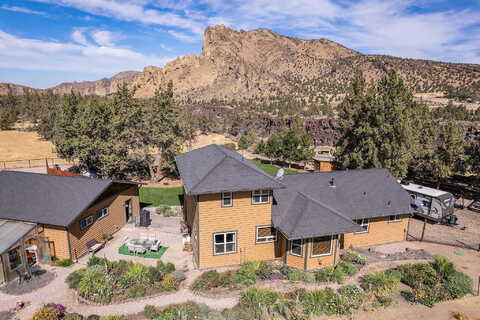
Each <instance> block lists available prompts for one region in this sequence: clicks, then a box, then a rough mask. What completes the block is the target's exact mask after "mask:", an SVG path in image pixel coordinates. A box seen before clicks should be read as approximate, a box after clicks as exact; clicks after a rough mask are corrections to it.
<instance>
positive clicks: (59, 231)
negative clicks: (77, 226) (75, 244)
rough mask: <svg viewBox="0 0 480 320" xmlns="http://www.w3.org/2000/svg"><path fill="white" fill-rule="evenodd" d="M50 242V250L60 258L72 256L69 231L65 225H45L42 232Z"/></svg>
mask: <svg viewBox="0 0 480 320" xmlns="http://www.w3.org/2000/svg"><path fill="white" fill-rule="evenodd" d="M41 234H42V235H43V236H44V237H46V238H47V240H48V242H49V243H50V252H51V254H52V255H53V256H55V257H57V258H58V259H68V258H70V247H69V244H68V232H67V229H66V228H64V227H58V226H51V225H44V226H43V232H42V233H41Z"/></svg>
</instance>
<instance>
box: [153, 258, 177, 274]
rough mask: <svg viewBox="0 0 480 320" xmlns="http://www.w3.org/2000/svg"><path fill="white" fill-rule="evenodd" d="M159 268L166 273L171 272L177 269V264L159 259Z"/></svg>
mask: <svg viewBox="0 0 480 320" xmlns="http://www.w3.org/2000/svg"><path fill="white" fill-rule="evenodd" d="M157 269H158V270H159V271H160V272H166V273H171V272H173V271H175V265H174V264H173V263H171V262H167V263H165V262H163V261H161V260H159V261H157Z"/></svg>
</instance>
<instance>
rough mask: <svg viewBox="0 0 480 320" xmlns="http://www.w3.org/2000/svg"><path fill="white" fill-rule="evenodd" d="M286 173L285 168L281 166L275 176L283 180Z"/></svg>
mask: <svg viewBox="0 0 480 320" xmlns="http://www.w3.org/2000/svg"><path fill="white" fill-rule="evenodd" d="M284 174H285V170H283V168H280V169H278V171H277V174H276V175H275V178H276V179H278V180H281V179H282V178H283V175H284Z"/></svg>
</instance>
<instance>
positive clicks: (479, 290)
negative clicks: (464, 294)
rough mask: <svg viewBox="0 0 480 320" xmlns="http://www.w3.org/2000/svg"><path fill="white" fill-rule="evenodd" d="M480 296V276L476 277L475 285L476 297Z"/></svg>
mask: <svg viewBox="0 0 480 320" xmlns="http://www.w3.org/2000/svg"><path fill="white" fill-rule="evenodd" d="M479 295H480V276H478V284H477V296H479Z"/></svg>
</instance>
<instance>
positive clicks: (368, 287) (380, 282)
mask: <svg viewBox="0 0 480 320" xmlns="http://www.w3.org/2000/svg"><path fill="white" fill-rule="evenodd" d="M400 279H401V273H400V272H398V271H396V270H393V271H378V272H375V273H371V274H367V275H365V276H364V277H363V279H362V284H361V286H362V288H363V289H364V290H365V291H366V292H369V293H371V294H373V295H375V297H377V298H378V297H385V296H389V295H390V294H392V293H393V291H394V290H395V289H396V288H397V287H398V285H399V283H400Z"/></svg>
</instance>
